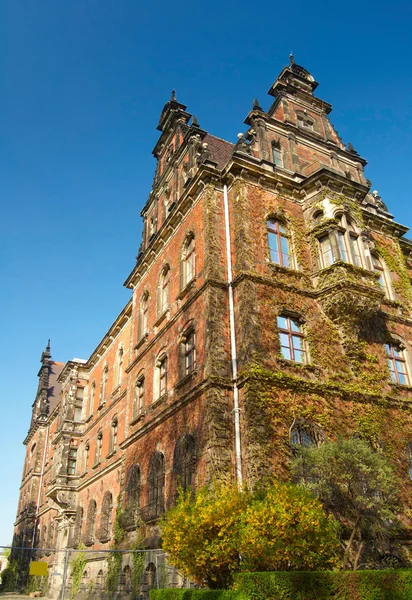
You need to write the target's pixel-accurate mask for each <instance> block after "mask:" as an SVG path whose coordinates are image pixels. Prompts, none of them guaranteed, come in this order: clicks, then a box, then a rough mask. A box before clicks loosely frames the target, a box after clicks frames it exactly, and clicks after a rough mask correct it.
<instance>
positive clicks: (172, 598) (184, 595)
mask: <svg viewBox="0 0 412 600" xmlns="http://www.w3.org/2000/svg"><path fill="white" fill-rule="evenodd" d="M150 600H249V597H248V596H246V595H245V594H244V593H243V592H241V591H233V590H177V589H173V590H151V592H150Z"/></svg>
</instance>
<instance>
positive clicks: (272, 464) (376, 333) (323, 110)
mask: <svg viewBox="0 0 412 600" xmlns="http://www.w3.org/2000/svg"><path fill="white" fill-rule="evenodd" d="M316 87H317V83H316V82H315V81H314V80H313V78H312V76H311V75H310V74H309V73H308V72H307V71H306V70H305V69H303V68H302V67H299V66H298V65H296V64H295V63H294V61H293V58H292V59H291V64H290V65H289V66H288V67H285V68H284V69H283V70H282V72H281V74H280V75H279V77H278V78H277V80H276V81H275V83H274V84H273V86H272V87H271V88H270V90H269V94H270V95H272V96H274V102H273V104H272V106H271V108H270V109H269V110H268V111H267V112H265V111H263V110H262V108H261V107H260V106H259V103H258V102H257V101H255V103H254V105H253V108H252V110H251V111H250V112H249V114H248V116H247V118H246V121H245V122H246V124H247V125H248V126H249V128H248V131H247V133H246V134H245V136H244V137H243V136H239V139H238V142H237V143H236V144H230V143H229V142H226V141H224V140H220V139H219V138H216V137H214V136H212V135H210V134H209V133H207V132H206V131H204V130H202V129H201V128H200V126H199V125H198V123H197V120H196V119H192V118H191V115H190V114H189V113H187V112H186V107H185V106H184V105H183V104H181V103H179V102H178V101H177V100H176V98H175V95H174V93H173V94H172V98H171V99H170V101H169V102H167V103H166V105H165V107H164V109H163V111H162V114H161V117H160V121H159V125H158V129H159V131H160V138H159V141H158V143H157V144H156V146H155V148H154V150H153V154H154V156H155V158H156V160H157V168H156V174H155V178H154V183H153V188H152V190H151V192H150V194H149V198H148V201H147V203H146V205H145V206H144V207H143V210H142V217H143V220H144V231H143V240H142V244H141V246H140V250H139V254H138V257H137V262H136V265H135V267H134V269H133V271H132V273H131V274H130V275H129V277H128V279H127V281H126V282H125V285H126V287H128V288H129V289H130V290H131V292H132V298H131V300H130V302H129V303H128V304H127V306H126V307H125V308H124V310H123V311H122V312H121V314H120V315H119V316H118V317H117V319H116V320H115V322H114V323H113V325H112V327H111V328H110V330H109V331H108V332H107V334H106V335H105V336H104V337H103V338H102V340H101V342H100V343H99V345H98V346H97V348H96V350H95V351H94V352H93V353H92V355H91V356H90V357H89V358H88V359H87V360H84V361H78V360H73V361H70V362H68V363H67V364H66V365H64V366H63V365H61V364H59V363H54V362H52V361H51V357H50V352H49V348H48V349H47V350H46V353H44V354H43V357H42V369H43V371H42V369H41V371H40V373H39V377H40V384H39V392H38V398H37V399H36V402H35V406H34V409H33V419H32V424H31V427H30V430H29V434H28V436H27V438H26V441H25V443H26V445H27V454H26V463H25V474H24V476H23V480H22V487H21V494H20V500H19V510H18V517H17V521H16V528H15V531H16V535H15V545H30V543H31V542H30V540H31V539H32V538H33V527H35V528H36V530H37V531H38V533H37V535H36V537H35V545H36V546H37V547H47V546H51V547H54V546H56V547H70V546H74V545H76V544H77V543H78V542H79V540H80V539H81V540H83V542H84V543H85V544H86V545H87V546H88V547H89V548H92V549H93V548H94V549H96V550H97V549H108V548H110V547H112V545H113V522H114V520H115V515H116V514H117V519H118V520H120V522H121V523H122V527H123V529H124V530H125V537H124V538H123V540H122V544H123V547H129V546H130V544H132V543H133V542H134V541H135V540H136V539H137V538H138V537H139V539H141V540H143V542H142V543H143V545H144V546H145V547H146V548H156V547H158V546H159V545H160V534H161V532H160V529H159V526H158V519H159V517H160V516H161V515H162V514H163V512H164V510H165V509H167V507H168V506H170V504H171V503H173V500H174V498H175V492H176V487H177V484H178V481H185V482H189V483H190V484H191V485H192V487H194V488H196V487H197V486H200V485H202V484H204V483H205V482H207V481H210V480H211V479H213V478H216V477H227V478H230V479H233V480H234V479H235V478H236V476H237V477H238V478H239V477H242V478H243V480H244V481H247V482H248V483H255V482H256V481H258V480H259V479H260V478H262V477H264V476H266V475H268V474H270V473H275V474H276V475H277V476H278V477H281V478H287V477H288V469H287V464H288V459H289V457H290V455H291V446H293V444H294V443H297V442H296V440H298V439H299V436H301V435H303V434H304V435H306V436H307V439H309V438H310V439H311V440H312V441H313V442H314V443H316V441H317V440H319V439H327V438H329V439H333V438H335V437H336V436H337V435H345V436H349V435H361V436H362V437H364V438H365V439H368V440H369V441H370V442H371V444H372V445H373V446H374V447H375V448H376V449H377V451H378V449H379V451H383V452H387V454H388V456H389V458H390V459H391V460H392V461H393V464H394V467H395V469H396V471H397V474H398V475H399V478H400V481H401V482H402V485H401V493H402V499H403V502H404V506H405V510H404V511H403V514H402V522H403V525H404V529H405V536H404V537H405V544H406V543H407V540H408V539H409V538H408V535H409V534H408V532H410V527H411V521H410V515H411V508H412V507H411V503H410V502H411V501H410V497H411V471H412V418H411V415H412V413H411V399H412V348H411V347H410V344H411V339H412V338H411V332H412V329H411V325H412V321H411V306H412V290H411V287H410V275H411V273H412V258H411V257H412V243H411V242H409V241H408V240H407V239H405V238H404V237H403V236H404V234H405V233H406V231H407V228H406V227H404V226H402V225H400V224H399V223H397V222H395V221H394V219H393V216H392V215H391V214H390V213H389V212H388V209H387V207H386V206H385V204H384V203H383V202H382V200H381V198H380V197H379V194H378V193H377V192H374V193H371V191H370V182H369V181H368V180H367V179H366V178H365V176H364V172H363V169H364V166H365V164H366V161H365V160H364V159H362V158H361V157H360V156H359V155H358V153H357V152H356V151H355V150H354V149H353V147H352V146H351V144H348V145H347V146H345V145H344V144H343V142H342V140H341V139H340V138H339V136H338V134H337V132H336V131H335V130H334V128H333V126H332V124H331V123H330V121H329V118H328V114H329V112H330V110H331V106H330V105H329V104H327V103H326V102H324V101H322V100H320V99H319V98H317V97H316V96H315V95H314V91H315V89H316ZM225 208H226V210H227V215H228V217H229V218H228V221H227V219H226V216H225ZM271 228H273V230H271ZM276 228H277V229H276ZM279 228H280V229H279ZM274 231H275V233H274ZM227 235H229V239H227ZM275 238H276V239H275ZM276 240H277V241H276ZM227 242H228V243H229V246H230V259H231V267H230V265H228V254H227V251H226V249H227ZM276 244H283V246H282V247H280V246H279V245H278V246H276ZM282 248H283V250H282ZM282 252H283V253H282ZM232 297H233V305H232V300H231V298H232ZM232 307H233V311H231V308H232ZM231 312H232V317H233V320H231ZM282 319H283V320H282ZM285 323H289V325H288V326H290V327H292V328H294V332H295V333H294V334H293V331H292V333H290V335H289V338H288V334H282V331H280V330H282V327H284V326H285V325H284V324H285ZM231 324H232V325H231ZM282 336H283V337H282ZM293 336H294V337H293ZM299 336H301V337H300V339H301V340H302V341H301V342H300V341H296V340H297V339H298V337H299ZM287 339H288V340H289V341H285V340H287ZM292 339H294V340H295V341H294V342H293V341H292V342H290V340H292ZM234 342H235V344H236V355H235V354H234V350H235V348H234V345H233V343H234ZM289 342H290V344H291V345H290V347H289V346H288V344H289ZM293 344H298V345H299V347H297V346H296V347H294V346H293ZM391 349H392V350H394V351H395V352H396V353H397V354H396V356H397V357H398V358H397V359H396V358H393V359H390V358H389V359H388V355H387V353H388V352H390V351H391ZM291 353H294V354H293V356H292V355H291ZM49 366H50V367H51V368H52V369H54V370H55V371H56V373H57V371H58V381H57V382H55V383H53V385H54V393H55V395H56V394H57V395H58V398H57V400H56V401H55V402H54V403H53V405H50V406H49V407H48V408H47V409H41V410H40V409H37V408H36V407H37V406H43V405H42V404H41V402H40V401H39V402H38V400H39V399H41V398H42V397H43V396H44V389H46V387H47V386H48V389H50V388H51V383H50V381H48V383H47V381H46V380H45V379H44V377H45V375H44V372H45V370H46V369H48V368H49ZM388 366H392V367H393V368H392V372H391V371H390V370H389V368H388ZM233 369H235V371H234V370H233ZM42 386H43V387H42ZM45 386H46V387H45ZM60 388H61V389H60ZM42 390H43V391H42ZM42 394H43V396H42ZM237 397H238V402H239V406H237V404H236V398H237ZM234 399H235V402H234ZM236 417H238V418H239V420H238V424H237V421H236ZM237 434H239V435H238V436H237ZM236 439H237V440H238V441H239V440H240V446H239V445H238V446H237V445H236ZM46 441H47V448H46V453H45V454H44V453H43V450H44V444H45V442H46ZM33 447H34V450H33ZM131 468H134V469H135V471H134V473H135V475H134V476H135V480H133V481H135V484H136V485H135V487H134V488H133V490H134V491H133V492H132V491H131V490H132V484H131V483H130V481H132V480H131V479H130V477H131V476H130V473H131V472H132V471H131V470H130V469H131ZM40 480H41V481H42V488H41V493H40V500H39V502H38V501H37V496H38V489H39V482H40ZM128 482H129V484H128ZM136 482H137V483H136ZM128 485H129V487H128ZM133 485H134V484H133ZM133 494H134V496H133ZM132 496H133V497H132ZM104 498H105V499H106V500H104ZM108 499H109V500H110V502H109V500H108ZM94 502H95V503H96V519H95V523H90V522H89V521H90V519H89V521H88V514H89V516H90V514H92V513H93V506H94V504H93V503H94ZM104 502H106V507H107V506H109V508H110V513H111V515H110V518H109V520H108V517H107V514H106V513H105V512H104V511H103V513H102V510H103V509H102V506H103V505H104ZM133 502H134V504H133ZM90 511H91V512H90ZM106 512H107V511H106ZM52 523H53V524H54V525H53V530H54V531H53V536H52V538H53V539H52V538H50V536H49V537H47V536H48V535H49V534H48V533H47V532H50V527H51V526H52ZM102 524H103V525H102ZM108 524H109V525H110V527H109V529H110V531H107V525H108ZM43 531H45V532H46V533H45V534H43ZM90 556H91V558H90V561H92V560H96V561H100V562H101V568H102V570H105V569H106V563H105V561H104V560H103V559H101V558H98V557H97V555H96V557H94V556H93V555H90ZM48 560H49V561H50V563H51V565H52V568H54V569H57V566H59V568H60V567H61V564H59V560H60V559H57V557H56V556H54V555H53V553H51V554H50V556H49V559H48ZM128 561H129V562H130V558H128V557H127V556H125V557H123V563H124V565H126V564H129V563H128ZM51 593H53V590H52V589H51Z"/></svg>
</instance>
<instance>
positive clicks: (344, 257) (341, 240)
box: [337, 230, 349, 262]
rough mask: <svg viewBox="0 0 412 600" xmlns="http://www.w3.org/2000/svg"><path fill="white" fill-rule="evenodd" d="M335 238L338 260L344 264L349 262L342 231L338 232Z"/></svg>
mask: <svg viewBox="0 0 412 600" xmlns="http://www.w3.org/2000/svg"><path fill="white" fill-rule="evenodd" d="M337 236H338V244H339V252H340V258H341V260H343V261H344V262H349V256H348V248H347V246H346V239H345V233H344V232H343V231H340V230H338V231H337Z"/></svg>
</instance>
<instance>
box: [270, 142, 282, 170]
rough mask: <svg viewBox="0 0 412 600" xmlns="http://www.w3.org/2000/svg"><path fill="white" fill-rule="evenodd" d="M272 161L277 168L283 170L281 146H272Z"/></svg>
mask: <svg viewBox="0 0 412 600" xmlns="http://www.w3.org/2000/svg"><path fill="white" fill-rule="evenodd" d="M272 160H273V162H274V163H275V165H276V166H277V167H281V168H283V156H282V146H281V145H280V144H279V143H277V142H274V143H273V144H272Z"/></svg>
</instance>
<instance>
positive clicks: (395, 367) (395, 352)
mask: <svg viewBox="0 0 412 600" xmlns="http://www.w3.org/2000/svg"><path fill="white" fill-rule="evenodd" d="M401 346H402V344H401V343H399V344H397V345H396V344H385V349H386V359H387V361H388V367H389V372H390V374H391V380H392V382H393V383H399V384H400V385H409V374H408V368H407V364H406V351H405V350H404V348H402V347H401Z"/></svg>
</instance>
